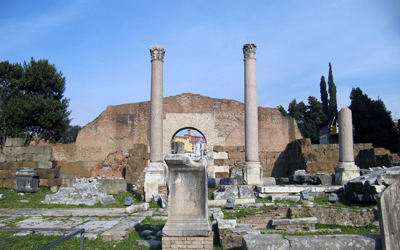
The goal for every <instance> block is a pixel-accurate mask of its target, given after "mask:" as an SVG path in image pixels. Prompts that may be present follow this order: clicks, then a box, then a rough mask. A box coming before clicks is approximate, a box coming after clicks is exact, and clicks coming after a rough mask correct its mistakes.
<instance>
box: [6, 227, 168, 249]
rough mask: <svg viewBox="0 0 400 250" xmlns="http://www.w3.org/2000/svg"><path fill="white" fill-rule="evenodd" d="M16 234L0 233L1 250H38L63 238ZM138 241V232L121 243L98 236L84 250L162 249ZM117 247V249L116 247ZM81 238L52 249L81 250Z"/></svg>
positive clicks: (72, 239) (85, 244)
mask: <svg viewBox="0 0 400 250" xmlns="http://www.w3.org/2000/svg"><path fill="white" fill-rule="evenodd" d="M14 233H16V232H0V250H3V249H4V250H6V249H7V250H13V249H38V248H41V247H44V246H46V245H47V244H49V243H51V242H53V241H55V240H58V239H60V238H61V237H62V236H43V235H41V234H38V233H37V234H33V235H26V236H21V237H18V236H13V234H14ZM136 240H142V238H141V237H140V236H139V233H138V232H137V231H133V232H131V233H130V234H129V237H128V239H126V240H124V241H121V242H118V243H116V242H103V241H102V239H101V237H100V236H98V237H97V239H95V240H89V239H85V242H84V249H87V250H91V249H93V250H94V249H97V250H106V249H123V250H125V249H130V250H131V249H161V246H159V247H158V248H150V247H147V248H139V247H138V244H137V242H136ZM114 245H115V247H114ZM79 246H80V238H71V239H69V240H67V241H65V242H63V243H61V244H60V245H58V246H56V247H54V248H52V250H53V249H54V250H64V249H79Z"/></svg>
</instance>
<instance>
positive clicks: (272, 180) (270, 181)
mask: <svg viewBox="0 0 400 250" xmlns="http://www.w3.org/2000/svg"><path fill="white" fill-rule="evenodd" d="M268 185H276V180H275V178H274V177H264V178H263V186H268Z"/></svg>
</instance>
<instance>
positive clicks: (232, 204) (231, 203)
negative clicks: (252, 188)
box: [225, 198, 235, 209]
mask: <svg viewBox="0 0 400 250" xmlns="http://www.w3.org/2000/svg"><path fill="white" fill-rule="evenodd" d="M225 208H229V209H233V208H235V199H232V198H229V199H227V200H226V205H225Z"/></svg>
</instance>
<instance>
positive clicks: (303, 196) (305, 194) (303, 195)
mask: <svg viewBox="0 0 400 250" xmlns="http://www.w3.org/2000/svg"><path fill="white" fill-rule="evenodd" d="M300 197H301V199H302V200H308V199H309V198H310V194H309V193H308V190H303V191H301V192H300Z"/></svg>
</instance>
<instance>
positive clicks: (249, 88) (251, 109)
mask: <svg viewBox="0 0 400 250" xmlns="http://www.w3.org/2000/svg"><path fill="white" fill-rule="evenodd" d="M256 49H257V45H255V44H251V43H250V44H245V45H243V54H244V85H245V90H244V92H245V95H244V101H245V111H244V112H245V150H246V162H245V165H244V166H243V177H244V181H245V182H246V184H247V185H262V180H263V171H262V167H261V165H260V162H259V158H258V104H257V76H256Z"/></svg>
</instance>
